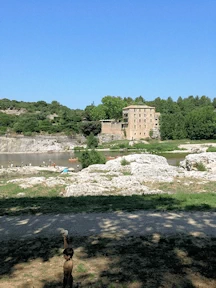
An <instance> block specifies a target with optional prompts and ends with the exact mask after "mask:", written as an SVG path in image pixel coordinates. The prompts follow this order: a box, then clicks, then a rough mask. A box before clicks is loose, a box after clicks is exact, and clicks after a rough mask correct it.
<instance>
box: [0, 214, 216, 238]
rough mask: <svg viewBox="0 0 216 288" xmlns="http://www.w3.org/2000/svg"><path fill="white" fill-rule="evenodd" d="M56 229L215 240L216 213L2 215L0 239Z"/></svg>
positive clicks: (47, 233) (45, 233)
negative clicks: (200, 237)
mask: <svg viewBox="0 0 216 288" xmlns="http://www.w3.org/2000/svg"><path fill="white" fill-rule="evenodd" d="M59 228H65V229H68V230H69V233H70V235H74V236H90V235H101V236H109V237H112V236H129V235H130V236H131V235H148V234H154V233H160V234H169V235H170V234H178V233H186V234H189V235H194V236H206V235H208V236H215V237H216V212H154V211H140V212H134V213H126V212H112V213H80V214H57V215H50V214H48V215H30V216H29V215H27V216H14V217H8V216H1V217H0V240H5V239H11V238H27V237H37V236H55V235H59Z"/></svg>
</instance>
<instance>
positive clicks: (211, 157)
mask: <svg viewBox="0 0 216 288" xmlns="http://www.w3.org/2000/svg"><path fill="white" fill-rule="evenodd" d="M200 163H202V164H203V165H204V167H205V168H206V170H208V171H212V172H214V171H216V152H204V153H199V154H189V155H187V156H186V157H185V160H184V161H181V162H180V166H181V167H182V168H184V169H186V170H188V171H192V170H198V167H197V165H198V164H200Z"/></svg>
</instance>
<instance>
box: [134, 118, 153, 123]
mask: <svg viewBox="0 0 216 288" xmlns="http://www.w3.org/2000/svg"><path fill="white" fill-rule="evenodd" d="M143 120H144V122H148V121H146V120H147V119H143ZM149 121H150V122H152V119H150V120H149ZM136 122H137V120H136V119H134V123H136ZM139 122H142V121H141V119H139Z"/></svg>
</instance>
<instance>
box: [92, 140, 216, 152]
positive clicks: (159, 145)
mask: <svg viewBox="0 0 216 288" xmlns="http://www.w3.org/2000/svg"><path fill="white" fill-rule="evenodd" d="M206 143H216V140H215V139H211V140H189V139H181V140H164V141H159V140H154V139H149V140H148V144H146V145H145V144H143V145H141V146H140V148H141V147H142V148H143V149H149V150H152V149H159V150H162V151H172V150H177V149H178V148H177V146H179V145H181V144H203V145H205V144H206ZM151 146H152V148H151ZM98 148H99V149H102V148H103V149H104V148H112V149H122V148H132V147H130V146H129V140H118V141H112V142H109V143H103V144H102V145H100V146H99V147H98ZM134 148H136V146H135V147H134ZM138 148H139V145H138V147H137V149H138ZM165 149H168V150H165Z"/></svg>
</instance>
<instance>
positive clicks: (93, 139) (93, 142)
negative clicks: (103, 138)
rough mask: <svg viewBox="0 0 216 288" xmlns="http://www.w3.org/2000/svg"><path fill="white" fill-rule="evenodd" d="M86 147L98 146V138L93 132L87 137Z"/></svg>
mask: <svg viewBox="0 0 216 288" xmlns="http://www.w3.org/2000/svg"><path fill="white" fill-rule="evenodd" d="M87 147H88V148H96V147H98V138H97V137H95V136H94V134H93V133H91V134H90V135H89V136H88V137H87Z"/></svg>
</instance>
